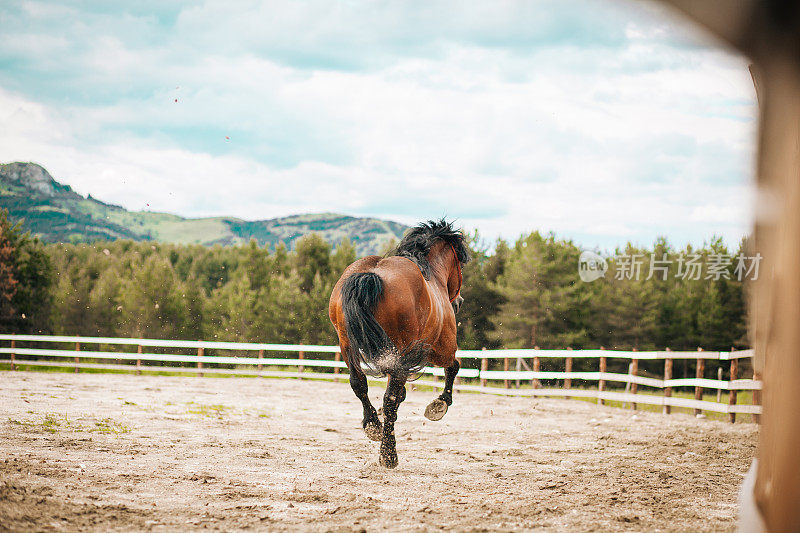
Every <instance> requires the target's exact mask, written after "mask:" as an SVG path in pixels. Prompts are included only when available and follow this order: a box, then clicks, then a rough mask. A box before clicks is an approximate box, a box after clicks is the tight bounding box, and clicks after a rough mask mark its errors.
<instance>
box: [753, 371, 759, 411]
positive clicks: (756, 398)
mask: <svg viewBox="0 0 800 533" xmlns="http://www.w3.org/2000/svg"><path fill="white" fill-rule="evenodd" d="M753 381H761V374H759V373H758V372H756V371H753ZM753 405H761V391H760V390H753ZM753 421H754V422H755V423H756V424H760V423H761V415H758V414H754V415H753Z"/></svg>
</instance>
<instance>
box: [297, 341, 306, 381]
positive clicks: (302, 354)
mask: <svg viewBox="0 0 800 533" xmlns="http://www.w3.org/2000/svg"><path fill="white" fill-rule="evenodd" d="M302 345H303V343H302V342H301V343H300V346H302ZM297 358H298V359H300V360H301V361H302V360H303V359H305V358H306V354H305V352H303V351H300V352H297ZM303 370H305V367H304V366H303V365H297V371H298V372H300V373H302V372H303ZM300 379H303V378H300Z"/></svg>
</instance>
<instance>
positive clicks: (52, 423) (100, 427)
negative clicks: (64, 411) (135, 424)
mask: <svg viewBox="0 0 800 533" xmlns="http://www.w3.org/2000/svg"><path fill="white" fill-rule="evenodd" d="M8 422H9V423H10V424H13V425H15V426H20V427H24V428H27V429H30V430H40V431H46V432H47V433H57V432H58V431H61V430H66V431H88V432H90V433H113V434H120V433H128V432H129V431H130V430H131V428H130V427H128V426H126V425H125V424H122V423H120V422H117V421H116V420H113V419H111V418H104V419H102V420H100V421H98V422H95V423H94V426H92V427H89V426H85V425H82V424H79V423H77V422H75V421H73V420H70V419H69V417H67V415H59V414H55V413H47V414H45V415H43V416H42V418H41V419H40V420H36V419H34V420H17V419H14V418H9V419H8Z"/></svg>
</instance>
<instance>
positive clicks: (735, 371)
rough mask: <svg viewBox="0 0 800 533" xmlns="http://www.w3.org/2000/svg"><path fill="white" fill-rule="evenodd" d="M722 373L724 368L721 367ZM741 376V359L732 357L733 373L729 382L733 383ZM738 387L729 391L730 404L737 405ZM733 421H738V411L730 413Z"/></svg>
mask: <svg viewBox="0 0 800 533" xmlns="http://www.w3.org/2000/svg"><path fill="white" fill-rule="evenodd" d="M719 370H720V373H721V372H722V368H720V369H719ZM738 376H739V360H738V359H731V375H730V378H729V379H728V384H731V383H733V382H734V381H735V380H736V379H737V377H738ZM736 392H737V391H736V389H730V392H729V393H728V405H731V406H732V405H736ZM730 417H731V423H733V422H736V413H730Z"/></svg>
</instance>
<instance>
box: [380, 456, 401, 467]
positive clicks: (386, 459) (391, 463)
mask: <svg viewBox="0 0 800 533" xmlns="http://www.w3.org/2000/svg"><path fill="white" fill-rule="evenodd" d="M378 464H379V465H381V466H382V467H384V468H397V453H396V452H392V453H384V452H381V455H380V457H379V458H378Z"/></svg>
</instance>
